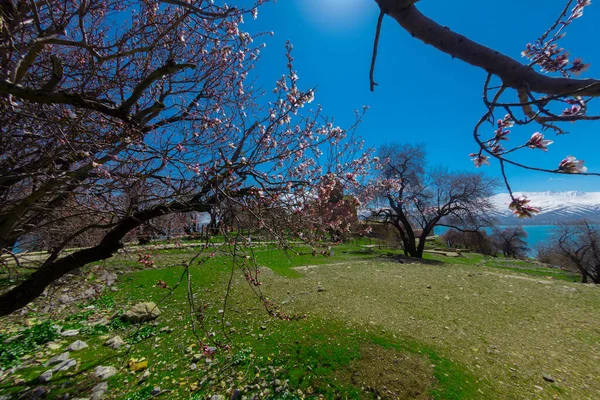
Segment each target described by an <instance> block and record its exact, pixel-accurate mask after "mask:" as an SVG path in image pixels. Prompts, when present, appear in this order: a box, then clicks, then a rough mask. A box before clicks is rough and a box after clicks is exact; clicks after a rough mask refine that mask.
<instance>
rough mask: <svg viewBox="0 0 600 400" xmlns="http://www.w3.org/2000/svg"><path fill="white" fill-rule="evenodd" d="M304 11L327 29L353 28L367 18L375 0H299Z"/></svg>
mask: <svg viewBox="0 0 600 400" xmlns="http://www.w3.org/2000/svg"><path fill="white" fill-rule="evenodd" d="M297 2H298V4H299V5H300V7H301V8H302V10H303V12H304V13H306V15H307V16H308V17H309V18H310V19H311V20H312V21H314V22H315V23H316V24H318V25H319V26H320V27H322V28H323V29H326V30H339V29H344V28H352V27H354V26H356V25H357V24H359V23H361V22H363V21H364V20H365V19H366V18H367V14H368V13H367V11H368V10H369V6H372V7H374V8H377V7H376V6H375V4H374V2H373V0H297Z"/></svg>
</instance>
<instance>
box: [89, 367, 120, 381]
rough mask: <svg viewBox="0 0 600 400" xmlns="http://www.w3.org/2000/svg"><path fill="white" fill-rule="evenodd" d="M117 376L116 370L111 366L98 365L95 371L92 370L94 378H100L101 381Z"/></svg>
mask: <svg viewBox="0 0 600 400" xmlns="http://www.w3.org/2000/svg"><path fill="white" fill-rule="evenodd" d="M116 374H117V369H116V368H115V367H113V366H108V367H106V366H102V365H99V366H97V367H96V369H95V370H94V376H96V377H97V378H100V379H102V380H105V379H108V378H110V377H111V376H113V375H116Z"/></svg>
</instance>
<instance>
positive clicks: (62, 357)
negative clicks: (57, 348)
mask: <svg viewBox="0 0 600 400" xmlns="http://www.w3.org/2000/svg"><path fill="white" fill-rule="evenodd" d="M68 359H69V352H68V351H67V352H64V353H61V354H59V355H57V356H54V357H52V358H51V359H49V360H48V361H46V364H45V365H46V366H48V365H54V364H58V363H62V362H65V361H67V360H68Z"/></svg>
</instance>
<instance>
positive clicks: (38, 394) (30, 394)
mask: <svg viewBox="0 0 600 400" xmlns="http://www.w3.org/2000/svg"><path fill="white" fill-rule="evenodd" d="M48 392H49V390H48V388H47V387H45V386H38V387H36V388H35V389H31V390H28V391H27V392H25V393H23V394H22V395H20V396H19V400H21V399H22V400H38V399H41V398H42V397H45V396H46V394H48Z"/></svg>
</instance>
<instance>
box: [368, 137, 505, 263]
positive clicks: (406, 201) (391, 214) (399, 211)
mask: <svg viewBox="0 0 600 400" xmlns="http://www.w3.org/2000/svg"><path fill="white" fill-rule="evenodd" d="M375 162H376V165H377V169H378V173H377V174H376V176H375V177H373V179H372V180H371V181H370V182H369V183H368V184H367V185H366V187H365V190H364V192H363V197H364V198H365V199H366V201H367V202H368V203H369V209H370V210H371V212H370V216H369V218H370V219H371V220H375V221H380V222H383V223H386V224H390V225H391V226H393V227H394V228H395V229H396V230H397V231H398V234H399V236H400V239H401V241H402V244H403V248H404V252H405V253H406V254H407V255H409V256H412V257H419V258H420V257H422V256H423V250H424V247H425V239H426V237H427V236H428V235H429V234H430V233H431V232H432V231H433V228H434V227H435V226H437V225H444V226H452V227H456V228H459V229H463V230H464V229H468V230H477V229H479V228H480V227H481V226H485V225H489V224H491V215H492V211H493V210H494V206H493V205H492V204H491V202H490V201H489V197H490V196H491V195H493V193H494V188H495V187H496V186H497V183H496V181H495V180H494V179H491V178H488V177H485V176H484V175H482V174H476V173H468V172H449V171H448V170H447V169H445V168H426V166H425V164H426V163H425V151H424V148H423V146H422V145H420V146H413V145H410V144H403V145H400V144H389V145H386V146H383V147H382V148H380V150H379V153H378V157H377V158H376V160H375Z"/></svg>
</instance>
